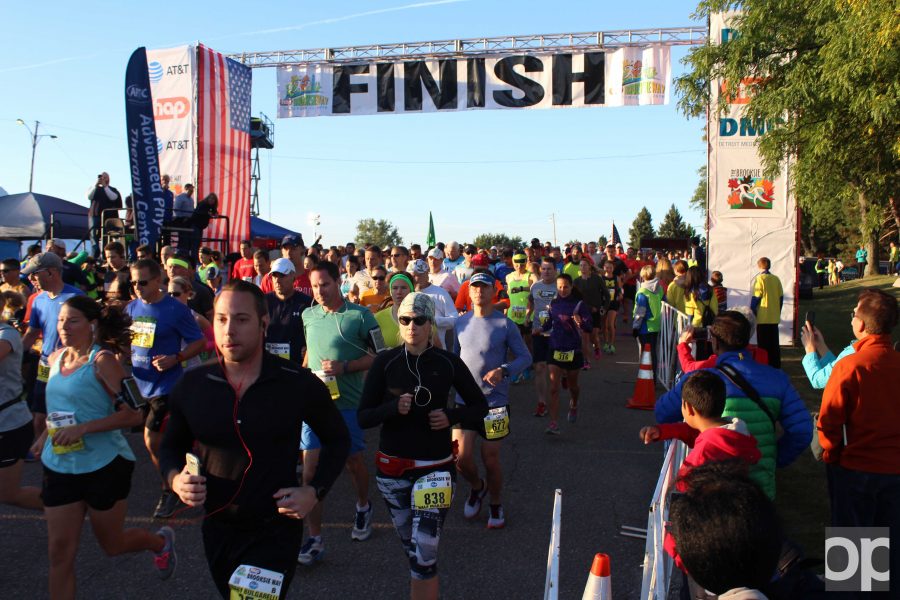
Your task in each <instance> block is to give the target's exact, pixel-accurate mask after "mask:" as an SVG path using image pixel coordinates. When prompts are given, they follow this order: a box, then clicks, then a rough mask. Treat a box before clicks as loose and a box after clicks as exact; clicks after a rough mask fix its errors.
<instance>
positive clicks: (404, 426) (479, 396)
mask: <svg viewBox="0 0 900 600" xmlns="http://www.w3.org/2000/svg"><path fill="white" fill-rule="evenodd" d="M433 319H434V303H433V301H432V300H431V298H430V297H429V296H428V295H427V294H423V293H420V292H415V293H412V294H409V295H408V296H407V297H406V298H405V299H404V300H403V302H402V304H401V305H400V309H399V311H398V320H399V321H400V334H401V336H402V337H403V340H404V343H403V344H402V345H400V346H398V347H397V348H392V349H391V350H388V351H386V352H382V353H381V354H379V355H378V356H377V357H376V358H375V361H374V362H373V363H372V367H371V368H370V369H369V373H368V376H367V377H366V383H365V387H364V388H363V394H362V400H361V402H360V406H359V413H358V415H359V424H360V426H362V427H364V428H371V427H377V426H379V425H380V426H381V436H380V439H379V443H378V452H377V453H376V455H375V457H376V458H375V464H376V467H377V475H376V478H375V479H376V482H377V484H378V489H379V490H380V491H381V494H382V495H383V496H384V500H385V503H386V504H387V507H388V511H389V512H390V514H391V519H392V520H393V523H394V527H395V529H396V530H397V534H398V535H399V536H400V542H401V543H402V544H403V549H404V551H405V552H406V554H407V557H408V558H409V566H410V578H411V581H410V592H411V593H410V595H411V598H412V599H413V600H425V599H434V598H437V597H438V578H437V551H438V542H439V541H440V536H441V529H442V527H443V524H444V519H445V518H446V516H447V511H448V510H449V508H450V501H451V498H452V496H453V489H454V487H455V479H456V469H455V467H454V464H453V462H454V453H453V444H452V441H451V427H452V426H453V425H455V424H457V423H463V424H465V425H466V427H467V428H478V429H479V430H480V431H481V433H482V434H484V425H483V422H484V418H485V417H486V416H487V412H488V407H487V401H486V400H485V397H484V394H483V393H482V392H481V389H480V388H479V387H478V385H477V384H476V383H475V380H474V378H473V377H472V374H471V373H470V372H469V369H468V368H467V367H466V365H465V364H464V363H463V362H462V360H460V358H459V357H458V356H456V355H455V354H452V353H450V352H447V351H444V350H440V349H437V348H434V347H433V346H431V344H430V343H429V342H430V339H431V329H432V320H433ZM451 387H453V388H455V389H456V390H457V392H458V393H459V395H460V396H461V397H462V398H464V399H465V402H466V405H465V406H464V407H458V408H448V407H447V403H448V399H449V396H450V388H451ZM478 424H480V425H478Z"/></svg>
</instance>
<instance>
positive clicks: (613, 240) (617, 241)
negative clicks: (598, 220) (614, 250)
mask: <svg viewBox="0 0 900 600" xmlns="http://www.w3.org/2000/svg"><path fill="white" fill-rule="evenodd" d="M609 241H610V242H611V243H613V244H621V243H622V238H620V237H619V230H618V229H616V222H615V221H613V230H612V237H611V238H610V240H609Z"/></svg>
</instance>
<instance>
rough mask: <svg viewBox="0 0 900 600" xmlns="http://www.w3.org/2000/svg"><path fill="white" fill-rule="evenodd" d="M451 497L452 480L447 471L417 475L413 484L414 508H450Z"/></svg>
mask: <svg viewBox="0 0 900 600" xmlns="http://www.w3.org/2000/svg"><path fill="white" fill-rule="evenodd" d="M452 499H453V480H452V479H450V473H448V472H447V471H435V472H434V473H429V474H428V475H425V476H423V477H419V478H418V479H417V480H416V483H415V485H413V508H415V509H416V510H432V509H439V508H450V500H452Z"/></svg>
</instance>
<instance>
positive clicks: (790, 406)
mask: <svg viewBox="0 0 900 600" xmlns="http://www.w3.org/2000/svg"><path fill="white" fill-rule="evenodd" d="M782 377H783V378H784V392H783V394H782V396H781V398H782V400H781V417H780V419H779V421H780V422H781V426H782V428H784V435H783V436H781V439H779V440H778V454H777V457H776V466H778V467H786V466H788V465H789V464H791V463H792V462H794V461H795V460H796V459H797V457H798V456H800V454H801V453H802V452H803V451H804V450H805V449H806V447H807V446H809V442H810V440H812V434H813V426H812V417H811V416H810V414H809V411H808V410H807V409H806V405H805V404H804V403H803V400H802V399H801V398H800V395H799V394H798V393H797V390H795V389H794V386H792V385H791V384H790V381H789V380H788V378H787V375H783V374H782Z"/></svg>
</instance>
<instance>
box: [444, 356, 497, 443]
mask: <svg viewBox="0 0 900 600" xmlns="http://www.w3.org/2000/svg"><path fill="white" fill-rule="evenodd" d="M451 360H452V361H453V387H455V388H456V392H457V393H458V394H459V396H460V398H462V399H463V402H465V405H464V406H457V407H456V408H449V409H447V410H446V413H447V417H449V419H450V424H451V425H456V424H457V423H467V424H471V428H472V429H474V430H475V431H481V432H482V433H483V432H484V422H483V419H484V416H485V415H486V414H487V411H488V404H487V399H485V397H484V393H483V392H482V391H481V388H480V387H478V384H477V383H475V378H474V377H472V372H471V371H470V370H469V367H467V366H466V363H464V362H463V361H462V359H461V358H459V357H458V356H456V355H455V354H454V355H452V358H451Z"/></svg>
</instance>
